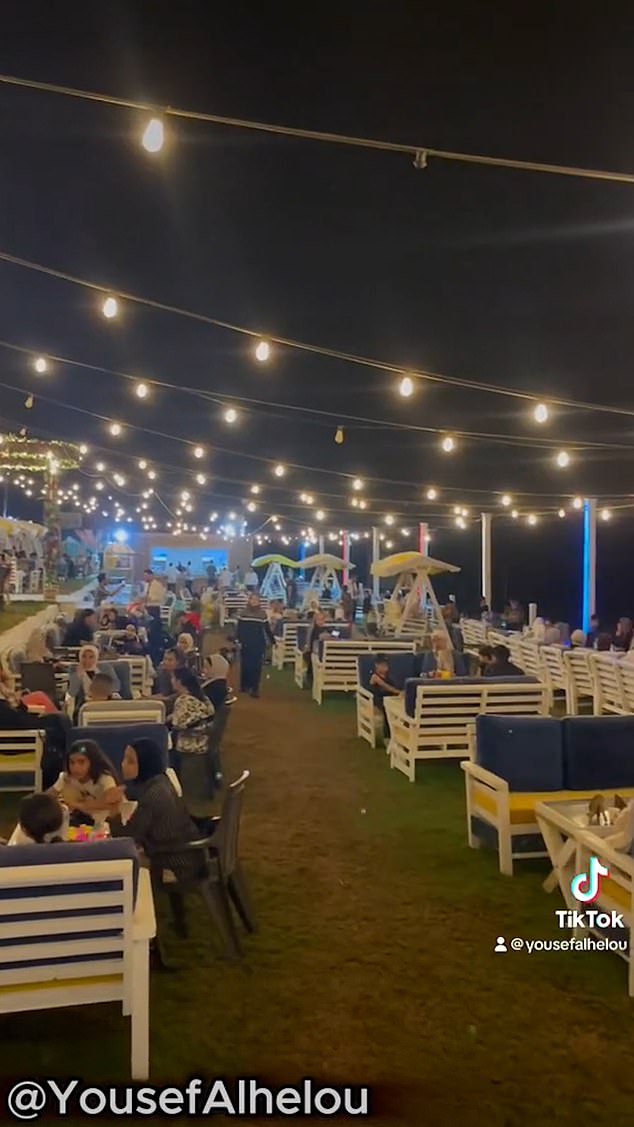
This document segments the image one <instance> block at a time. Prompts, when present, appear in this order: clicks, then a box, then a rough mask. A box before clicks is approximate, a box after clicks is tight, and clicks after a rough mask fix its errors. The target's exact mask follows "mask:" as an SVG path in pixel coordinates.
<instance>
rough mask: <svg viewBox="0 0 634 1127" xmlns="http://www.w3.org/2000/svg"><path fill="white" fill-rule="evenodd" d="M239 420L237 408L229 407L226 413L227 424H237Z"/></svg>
mask: <svg viewBox="0 0 634 1127" xmlns="http://www.w3.org/2000/svg"><path fill="white" fill-rule="evenodd" d="M237 418H238V412H237V411H236V409H235V407H227V410H226V411H225V413H224V420H225V422H226V423H235V421H236V419H237Z"/></svg>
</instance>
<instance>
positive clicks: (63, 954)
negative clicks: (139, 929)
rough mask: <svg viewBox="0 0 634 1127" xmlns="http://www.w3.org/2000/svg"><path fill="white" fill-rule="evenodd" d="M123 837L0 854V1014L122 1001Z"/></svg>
mask: <svg viewBox="0 0 634 1127" xmlns="http://www.w3.org/2000/svg"><path fill="white" fill-rule="evenodd" d="M137 880H138V857H137V853H136V848H135V846H134V843H133V842H132V841H131V839H130V838H122V839H120V840H116V841H104V842H95V843H85V844H81V845H77V844H68V845H66V844H60V845H21V846H8V847H7V848H5V849H2V850H0V987H1V988H2V989H1V990H0V1010H2V1011H3V1012H12V1011H14V1010H24V1009H41V1008H46V1007H48V1006H51V1005H66V1006H67V1005H72V1004H73V1003H74V1002H75V1003H80V1002H89V1001H98V1000H99V999H100V998H101V999H102V1000H114V999H116V998H123V997H125V996H128V997H129V996H130V993H131V978H132V973H133V962H132V920H133V911H134V897H135V888H136V882H137Z"/></svg>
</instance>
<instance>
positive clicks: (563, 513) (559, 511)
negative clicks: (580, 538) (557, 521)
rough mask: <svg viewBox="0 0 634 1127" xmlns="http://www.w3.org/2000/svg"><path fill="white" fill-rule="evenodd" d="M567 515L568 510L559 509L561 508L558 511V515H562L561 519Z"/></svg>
mask: <svg viewBox="0 0 634 1127" xmlns="http://www.w3.org/2000/svg"><path fill="white" fill-rule="evenodd" d="M565 515H566V510H565V509H559V510H558V512H557V516H558V517H561V519H562V520H563V518H564V517H565Z"/></svg>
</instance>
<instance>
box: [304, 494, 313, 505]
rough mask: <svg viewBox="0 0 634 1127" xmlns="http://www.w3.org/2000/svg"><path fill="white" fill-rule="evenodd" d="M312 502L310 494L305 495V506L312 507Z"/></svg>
mask: <svg viewBox="0 0 634 1127" xmlns="http://www.w3.org/2000/svg"><path fill="white" fill-rule="evenodd" d="M314 501H315V498H314V497H313V495H312V493H307V494H306V504H307V505H312V504H314Z"/></svg>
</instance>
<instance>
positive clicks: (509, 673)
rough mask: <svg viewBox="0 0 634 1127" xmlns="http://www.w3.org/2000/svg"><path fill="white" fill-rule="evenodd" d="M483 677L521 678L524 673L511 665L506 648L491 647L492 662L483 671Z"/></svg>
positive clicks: (508, 651)
mask: <svg viewBox="0 0 634 1127" xmlns="http://www.w3.org/2000/svg"><path fill="white" fill-rule="evenodd" d="M483 676H484V677H523V676H524V673H523V672H522V670H521V669H518V668H517V666H516V665H513V662H512V661H511V651H510V650H509V649H508V647H507V646H494V647H493V661H492V662H491V663H490V664H489V665H487V666H486V668H485V669H484V670H483Z"/></svg>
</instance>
